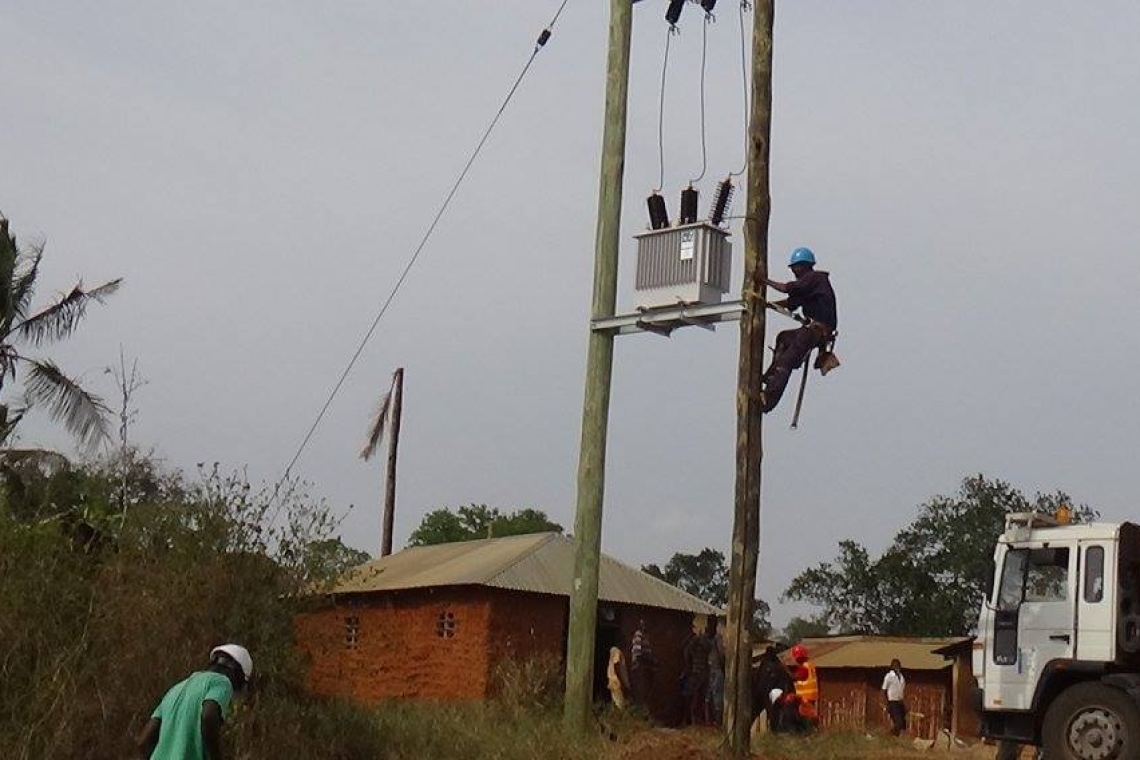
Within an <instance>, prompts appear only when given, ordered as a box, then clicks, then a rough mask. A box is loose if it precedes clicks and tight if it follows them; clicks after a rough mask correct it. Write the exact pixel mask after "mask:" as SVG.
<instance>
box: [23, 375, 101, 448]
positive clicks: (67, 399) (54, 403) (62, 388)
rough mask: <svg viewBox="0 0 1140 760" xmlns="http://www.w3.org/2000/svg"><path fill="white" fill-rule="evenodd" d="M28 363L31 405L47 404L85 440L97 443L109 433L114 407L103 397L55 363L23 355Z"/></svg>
mask: <svg viewBox="0 0 1140 760" xmlns="http://www.w3.org/2000/svg"><path fill="white" fill-rule="evenodd" d="M20 360H21V361H22V362H23V363H24V364H26V365H27V366H28V376H27V379H26V380H25V381H24V391H25V393H26V395H27V399H28V403H29V405H31V406H35V405H43V406H46V407H47V409H48V413H49V414H51V416H52V417H53V418H54V419H56V420H58V421H59V422H62V423H63V426H64V427H66V428H67V430H68V432H70V433H71V434H72V435H74V436H75V437H76V438H78V439H79V441H80V442H81V443H84V444H86V445H88V446H94V445H96V444H98V443H100V442H102V441H104V440H106V439H107V438H108V437H109V430H108V422H107V420H108V416H109V415H110V412H111V410H110V409H108V408H107V405H106V404H104V403H103V399H101V398H99V397H98V396H96V395H94V394H93V393H89V392H88V391H86V390H84V389H83V387H82V386H80V385H79V383H77V382H76V381H75V380H72V379H71V378H70V377H68V376H67V375H65V374H64V373H63V370H61V369H60V368H59V367H57V366H56V365H55V363H53V362H50V361H37V360H35V359H28V358H26V357H20Z"/></svg>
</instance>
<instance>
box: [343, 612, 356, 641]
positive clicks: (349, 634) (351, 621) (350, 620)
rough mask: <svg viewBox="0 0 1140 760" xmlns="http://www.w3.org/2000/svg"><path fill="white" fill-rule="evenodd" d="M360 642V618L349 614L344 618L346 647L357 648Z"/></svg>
mask: <svg viewBox="0 0 1140 760" xmlns="http://www.w3.org/2000/svg"><path fill="white" fill-rule="evenodd" d="M359 644H360V618H359V617H357V616H356V615H349V616H348V617H346V618H345V619H344V648H345V649H356V648H357V646H358V645H359Z"/></svg>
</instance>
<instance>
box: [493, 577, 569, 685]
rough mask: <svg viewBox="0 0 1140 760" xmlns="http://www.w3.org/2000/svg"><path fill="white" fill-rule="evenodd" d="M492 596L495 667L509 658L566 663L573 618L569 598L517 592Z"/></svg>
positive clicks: (497, 593)
mask: <svg viewBox="0 0 1140 760" xmlns="http://www.w3.org/2000/svg"><path fill="white" fill-rule="evenodd" d="M492 593H493V594H494V597H493V601H492V602H491V642H490V643H491V653H492V655H491V656H492V667H494V664H495V663H496V662H498V661H499V660H500V659H501V658H506V657H509V658H511V659H513V660H515V661H516V662H522V661H524V660H527V659H530V658H534V657H543V658H546V657H549V658H554V659H555V660H556V661H557V662H560V663H561V662H564V661H565V656H566V631H567V616H568V615H569V605H568V602H567V599H566V597H563V596H554V595H553V594H532V593H524V592H517V591H497V592H495V591H492Z"/></svg>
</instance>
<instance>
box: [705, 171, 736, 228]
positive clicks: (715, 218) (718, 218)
mask: <svg viewBox="0 0 1140 760" xmlns="http://www.w3.org/2000/svg"><path fill="white" fill-rule="evenodd" d="M735 190H736V188H735V187H733V186H732V177H727V178H726V179H725V180H724V181H723V182H721V183H720V184H719V185H717V186H716V197H714V198H713V205H712V211H710V212H709V222H711V223H712V224H714V225H716V226H717V227H719V226H720V225H721V223H722V222H723V221H724V215H725V214H726V213H728V204H730V203H732V194H733V192H735Z"/></svg>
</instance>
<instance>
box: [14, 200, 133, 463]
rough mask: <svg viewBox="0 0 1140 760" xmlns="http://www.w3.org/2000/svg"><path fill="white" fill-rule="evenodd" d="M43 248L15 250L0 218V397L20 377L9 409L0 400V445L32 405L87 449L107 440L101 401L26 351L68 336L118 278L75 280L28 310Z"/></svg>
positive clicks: (105, 410)
mask: <svg viewBox="0 0 1140 760" xmlns="http://www.w3.org/2000/svg"><path fill="white" fill-rule="evenodd" d="M42 259H43V245H35V246H30V247H25V248H23V249H21V248H20V247H19V246H18V245H17V244H16V238H15V237H13V236H11V235H10V234H9V233H8V220H7V219H5V218H4V217H3V216H2V215H0V393H2V392H3V390H4V385H5V383H8V382H9V381H15V380H16V377H17V375H22V376H23V383H24V393H23V396H22V398H20V399H18V400H17V401H15V403H14V405H13V406H9V405H8V404H7V403H5V402H4V400H3V399H2V397H0V444H3V443H4V442H5V441H7V440H8V437H9V436H10V435H11V433H12V431H13V430H14V429H15V427H16V425H17V424H18V423H19V422H20V420H21V419H22V418H23V416H24V414H25V413H26V412H27V411H28V410H29V409H32V408H33V407H37V406H38V407H43V408H46V409H47V411H48V414H50V415H51V416H52V418H53V419H55V420H56V421H57V422H61V423H63V426H64V427H65V428H67V430H68V432H70V433H71V434H72V435H74V436H75V437H76V438H77V439H78V440H79V441H80V443H82V444H84V445H87V446H93V445H95V444H98V443H100V442H101V441H103V440H105V439H107V437H108V434H109V423H108V419H109V414H110V410H109V409H108V408H107V406H106V404H104V403H103V400H102V399H100V398H99V397H98V396H96V395H94V394H92V393H90V392H88V391H86V390H84V388H83V387H82V386H81V385H80V384H79V383H78V381H76V380H74V379H72V378H71V377H68V376H67V375H66V374H64V372H63V370H61V369H60V368H59V367H58V366H57V365H56V364H55V362H52V361H50V360H48V359H41V358H33V357H30V356H28V355H27V354H26V353H25V349H26V348H40V347H41V346H45V345H47V344H50V343H54V342H55V341H58V340H63V339H64V338H67V337H69V336H70V335H71V334H72V333H73V332H75V329H76V328H77V327H79V323H80V322H81V321H82V320H83V315H84V314H85V313H86V312H87V307H88V306H89V305H90V304H91V302H92V301H97V302H99V303H103V301H104V299H105V298H106V297H107V296H109V295H111V294H112V293H114V292H115V291H116V290H118V289H119V286H120V285H121V284H122V280H121V279H118V280H112V281H111V282H108V283H104V284H103V285H100V286H99V287H97V288H92V289H85V288H84V287H83V283H82V282H79V283H77V284H76V285H75V287H74V288H72V289H71V291H70V292H67V293H64V294H61V295H60V296H59V297H58V298H57V299H56V300H55V301H54V302H53V303H51V304H49V305H48V306H46V307H44V308H42V309H40V310H39V311H36V312H33V311H32V310H31V304H32V295H33V293H34V292H35V289H36V277H37V276H38V275H39V268H40V261H41V260H42Z"/></svg>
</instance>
